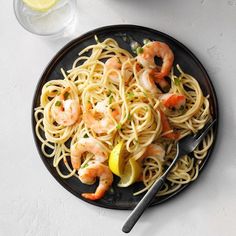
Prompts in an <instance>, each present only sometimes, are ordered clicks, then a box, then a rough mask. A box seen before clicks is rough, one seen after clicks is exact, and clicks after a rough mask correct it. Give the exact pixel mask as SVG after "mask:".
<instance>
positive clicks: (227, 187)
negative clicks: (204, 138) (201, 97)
mask: <svg viewBox="0 0 236 236" xmlns="http://www.w3.org/2000/svg"><path fill="white" fill-rule="evenodd" d="M78 15H79V27H78V29H77V35H80V34H81V33H84V32H86V31H88V30H91V29H94V28H96V27H99V26H104V25H108V24H119V23H132V24H140V25H144V26H148V27H152V28H154V29H158V30H160V31H163V32H165V33H167V34H170V35H171V36H173V37H175V38H176V39H178V40H179V41H181V42H182V43H184V44H185V45H186V46H187V47H189V48H190V49H191V50H192V51H193V52H194V53H195V54H196V56H197V57H198V58H199V59H200V61H201V62H202V63H203V64H204V66H205V68H206V69H207V71H208V73H209V75H210V77H211V78H212V81H213V83H214V86H215V88H216V91H217V94H218V98H219V106H220V127H219V131H220V132H219V137H218V141H217V144H216V147H215V151H214V154H213V156H212V158H211V159H210V161H209V163H208V165H207V167H206V168H205V170H204V172H203V173H202V175H201V176H200V178H199V180H198V181H197V182H196V183H194V184H193V185H192V186H191V187H190V188H189V189H188V190H187V191H185V192H184V193H182V194H180V195H179V196H178V197H176V198H175V199H173V200H171V201H168V202H167V203H165V204H162V205H159V206H156V207H153V208H151V209H149V210H148V211H146V212H145V214H144V215H143V217H142V218H141V219H140V221H139V222H138V224H137V225H136V226H135V228H134V229H133V231H132V232H131V234H130V235H137V236H141V235H145V234H146V235H151V236H152V235H162V236H169V235H175V236H190V235H191V236H199V235H203V236H205V235H207V236H208V235H210V236H211V235H213V236H222V235H224V236H234V235H236V224H235V218H236V156H235V154H236V153H235V144H236V142H235V141H236V131H235V130H236V95H235V91H236V89H235V88H236V76H235V74H236V73H235V70H236V66H235V63H236V59H235V55H236V27H235V24H236V1H235V0H230V1H228V0H79V1H78ZM69 40H70V39H61V40H57V41H49V40H46V39H42V38H39V37H37V36H34V35H31V34H30V33H28V32H26V31H25V30H24V29H23V28H21V27H20V25H19V24H18V23H17V21H16V19H15V17H14V14H13V9H12V1H3V0H1V5H0V81H1V84H0V158H1V162H0V235H1V236H5V235H7V236H8V235H30V236H31V235H33V236H37V235H77V236H84V235H86V236H87V235H88V236H90V235H91V236H94V235H97V236H103V235H104V236H106V235H124V234H123V233H122V232H121V227H122V224H123V222H124V220H125V219H126V218H127V216H128V214H129V211H117V210H107V209H103V208H99V207H95V206H92V205H89V204H87V203H84V202H83V201H81V200H79V199H77V198H76V197H74V196H73V195H72V194H70V193H69V192H68V191H66V190H65V189H63V188H62V187H61V186H60V185H59V184H58V183H57V182H56V181H55V180H54V178H53V177H52V176H51V175H50V173H49V172H48V171H47V169H46V168H45V166H44V165H43V163H42V161H41V160H40V158H39V155H38V153H37V151H36V147H35V144H34V142H33V138H32V131H31V102H32V98H33V92H34V90H35V86H36V83H37V81H38V79H39V76H40V74H41V72H42V70H43V69H44V67H45V66H46V65H47V63H48V61H49V60H50V59H51V58H52V57H53V55H54V54H55V53H56V52H57V51H58V50H59V49H60V48H61V47H62V46H63V45H64V44H65V43H66V42H67V41H69Z"/></svg>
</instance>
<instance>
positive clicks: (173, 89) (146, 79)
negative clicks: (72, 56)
mask: <svg viewBox="0 0 236 236" xmlns="http://www.w3.org/2000/svg"><path fill="white" fill-rule="evenodd" d="M158 43H159V44H158ZM137 51H138V55H137V56H135V57H134V56H133V55H131V54H130V53H129V52H128V51H127V50H124V49H122V48H120V47H119V45H118V44H117V42H116V41H115V40H114V39H111V38H108V39H106V40H104V41H103V42H99V41H98V40H97V43H96V44H94V45H90V46H88V47H87V48H85V49H84V50H82V51H81V52H80V53H79V57H78V58H77V59H76V60H75V61H74V63H73V65H72V67H71V69H70V70H68V71H64V70H63V68H62V69H61V71H62V75H63V77H64V78H63V79H58V78H55V80H51V81H48V82H47V83H46V84H44V86H43V88H42V93H41V98H40V104H39V106H38V107H37V108H36V109H35V119H36V127H35V130H36V134H37V137H38V139H39V140H40V141H41V149H42V152H43V154H44V156H45V157H47V158H52V159H53V166H54V167H55V168H56V170H57V172H58V174H59V175H60V176H61V177H62V178H70V177H72V176H74V177H77V178H79V179H78V181H82V182H83V183H86V184H91V183H93V182H94V179H96V177H99V178H100V182H99V186H98V188H97V190H96V192H95V193H94V194H93V195H92V194H90V195H88V194H84V195H83V196H84V197H85V198H88V199H90V200H97V199H99V198H101V197H103V195H104V194H105V192H106V191H107V190H108V188H109V187H110V186H111V184H112V180H113V177H112V175H111V174H110V172H111V170H109V167H108V158H109V155H110V153H111V152H112V150H113V149H114V147H116V146H117V145H118V144H119V143H121V142H122V143H123V146H124V147H123V149H124V152H122V156H121V157H120V158H123V162H124V163H125V165H128V162H129V160H130V159H132V160H134V161H135V162H136V164H137V165H138V166H140V169H141V173H140V174H139V176H138V177H137V178H136V179H135V180H133V181H132V183H130V184H133V182H138V181H141V182H142V183H143V188H142V189H140V190H139V191H137V192H135V193H134V194H135V195H137V194H140V193H143V192H145V191H146V190H148V189H149V188H150V186H151V185H152V183H153V182H154V181H155V180H156V179H157V178H158V177H160V176H161V175H162V174H163V171H164V170H165V169H166V168H167V167H168V166H169V165H170V163H171V161H172V160H173V158H174V156H175V152H176V143H177V141H178V140H179V139H181V138H182V137H184V136H186V135H188V134H190V133H192V132H193V133H196V132H197V131H198V130H200V129H202V128H203V127H204V125H205V124H206V123H207V122H208V121H209V120H210V119H211V114H210V105H209V100H208V96H204V95H203V93H202V90H201V88H200V86H199V84H198V82H197V80H196V79H195V78H193V77H192V76H191V75H189V74H186V73H185V72H183V71H182V70H181V67H180V66H179V65H177V66H176V68H177V70H178V73H174V71H175V68H174V66H173V56H174V55H173V54H172V51H171V50H170V48H169V47H168V46H167V45H166V44H164V43H160V42H148V43H147V44H146V45H144V46H143V47H142V48H138V50H137ZM154 56H158V57H161V58H162V59H163V64H162V66H157V65H154V64H153V62H152V60H154ZM167 77H168V79H167ZM212 142H213V133H212V132H210V133H209V135H208V136H207V138H205V140H204V141H203V143H202V144H201V145H200V146H199V147H198V148H197V149H196V150H195V151H194V153H193V155H194V157H195V158H192V157H190V156H183V157H182V158H181V159H180V160H179V161H178V162H177V164H176V165H175V167H174V168H173V170H172V171H171V172H170V175H169V176H168V178H167V179H168V181H167V182H166V183H165V185H164V187H163V188H162V189H161V191H160V192H159V193H158V195H166V194H170V193H172V192H174V191H176V190H177V189H178V188H180V187H181V186H182V185H184V184H186V183H189V182H190V181H193V180H195V179H196V178H197V176H198V170H199V165H200V163H201V161H202V159H204V157H205V156H206V154H207V152H208V149H209V148H210V146H211V144H212ZM61 165H64V168H63V169H64V171H62V170H61V169H60V166H61ZM65 169H66V170H67V171H65ZM121 178H122V176H121ZM126 178H127V176H126ZM108 180H109V181H108ZM102 181H103V182H102Z"/></svg>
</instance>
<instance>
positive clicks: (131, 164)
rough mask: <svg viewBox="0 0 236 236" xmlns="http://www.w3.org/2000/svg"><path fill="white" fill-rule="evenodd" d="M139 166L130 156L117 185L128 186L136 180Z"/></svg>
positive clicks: (139, 171)
mask: <svg viewBox="0 0 236 236" xmlns="http://www.w3.org/2000/svg"><path fill="white" fill-rule="evenodd" d="M141 171H142V168H141V166H140V165H139V164H138V163H137V162H136V161H135V160H134V159H133V158H130V159H129V161H128V162H127V164H126V165H125V169H124V173H123V175H122V176H121V179H120V182H119V183H118V186H119V187H128V186H130V185H131V184H133V183H134V182H136V181H137V180H138V178H139V176H140V174H141Z"/></svg>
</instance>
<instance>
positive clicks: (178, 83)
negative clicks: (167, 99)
mask: <svg viewBox="0 0 236 236" xmlns="http://www.w3.org/2000/svg"><path fill="white" fill-rule="evenodd" d="M174 83H175V85H176V86H179V85H180V79H179V78H174Z"/></svg>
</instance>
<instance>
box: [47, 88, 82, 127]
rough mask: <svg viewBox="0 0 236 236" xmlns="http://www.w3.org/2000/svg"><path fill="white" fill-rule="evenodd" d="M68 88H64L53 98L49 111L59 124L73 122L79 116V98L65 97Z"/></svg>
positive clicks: (70, 123) (67, 124)
mask: <svg viewBox="0 0 236 236" xmlns="http://www.w3.org/2000/svg"><path fill="white" fill-rule="evenodd" d="M69 90H70V88H66V89H64V90H63V92H62V93H61V94H60V95H59V96H57V97H56V98H55V102H54V104H53V105H52V108H51V112H52V117H53V119H54V120H55V121H56V122H57V123H58V124H60V125H64V126H70V125H73V124H75V123H76V122H77V121H78V119H79V117H80V105H79V100H74V99H67V97H68V96H69Z"/></svg>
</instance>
